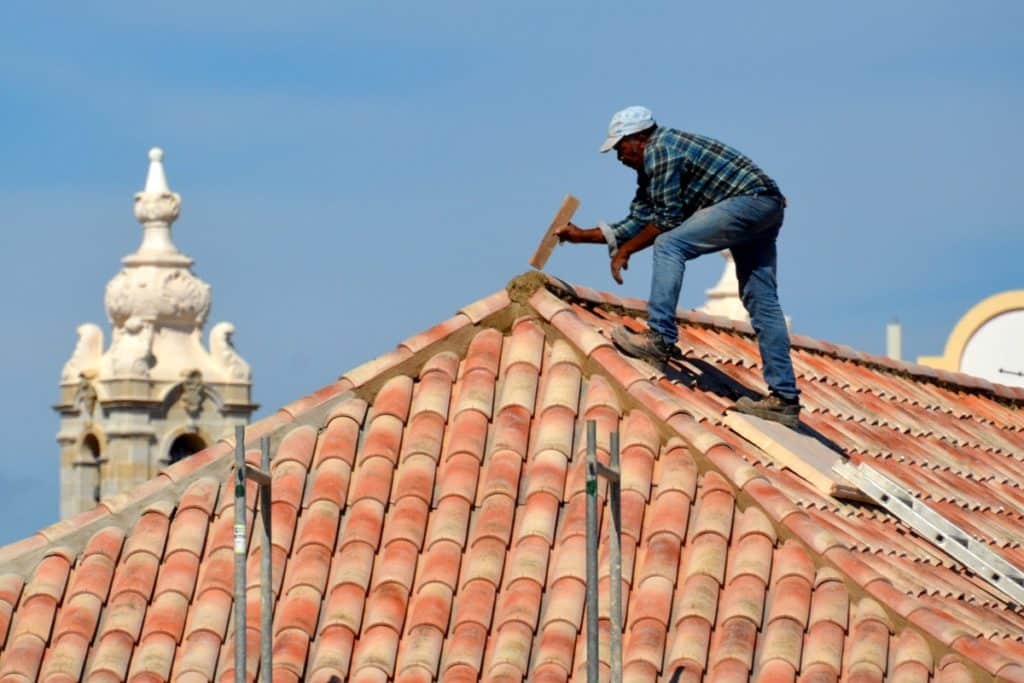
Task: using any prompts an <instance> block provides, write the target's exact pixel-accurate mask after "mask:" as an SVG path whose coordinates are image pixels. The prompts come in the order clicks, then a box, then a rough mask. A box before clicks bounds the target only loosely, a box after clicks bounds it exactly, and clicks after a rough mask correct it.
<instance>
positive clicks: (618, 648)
mask: <svg viewBox="0 0 1024 683" xmlns="http://www.w3.org/2000/svg"><path fill="white" fill-rule="evenodd" d="M611 451H612V452H611V469H612V471H613V472H614V473H615V475H616V476H615V477H614V478H612V479H611V480H610V483H611V487H610V490H609V493H608V501H609V503H610V504H611V513H612V516H611V523H610V524H609V525H608V551H609V553H608V555H609V557H608V563H609V565H610V573H611V577H610V578H611V632H612V660H611V664H612V681H613V682H614V683H618V682H619V681H621V680H622V547H621V539H622V517H621V512H622V507H621V505H622V477H621V471H622V470H621V469H620V468H619V432H618V431H614V432H612V442H611Z"/></svg>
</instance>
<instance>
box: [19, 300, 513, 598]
mask: <svg viewBox="0 0 1024 683" xmlns="http://www.w3.org/2000/svg"><path fill="white" fill-rule="evenodd" d="M510 303H512V300H511V299H510V298H509V295H508V292H507V290H505V289H501V290H498V291H497V292H494V293H493V294H490V295H488V296H486V297H483V298H482V299H478V300H476V301H474V302H472V303H470V304H468V305H466V306H463V307H462V308H460V309H459V310H458V311H457V312H456V313H455V315H453V316H451V317H450V318H448V319H447V320H445V321H443V322H441V323H439V324H437V325H434V326H432V327H430V328H428V329H426V330H423V331H421V332H418V333H416V334H414V335H412V336H410V337H408V338H407V339H405V340H404V341H402V342H399V344H398V345H397V346H396V347H395V350H393V351H390V352H388V353H385V354H382V355H380V356H378V357H376V358H374V359H372V360H369V361H367V362H365V363H363V364H361V365H358V366H356V367H355V368H353V369H352V370H349V371H348V372H345V373H343V374H342V375H341V376H340V377H339V378H338V380H337V381H335V382H332V383H331V384H327V385H325V386H323V387H321V388H320V389H317V390H316V391H314V392H312V393H310V394H307V395H305V396H303V397H301V398H299V399H296V400H294V401H292V402H291V403H288V404H286V405H284V406H282V407H281V408H279V409H278V410H277V411H275V412H273V413H271V414H270V415H267V416H266V417H263V418H261V419H259V420H257V421H256V422H253V423H252V424H250V425H248V426H246V429H245V438H246V443H247V444H252V443H253V442H256V441H257V440H258V439H260V438H261V437H264V436H269V437H270V438H271V440H272V443H274V444H275V445H276V444H277V443H280V441H281V439H282V438H283V436H284V435H285V432H290V431H291V429H290V427H294V426H299V425H302V424H310V423H316V422H317V420H322V419H323V418H325V417H327V416H328V414H329V412H330V411H331V410H332V409H333V408H334V407H335V406H336V405H337V404H338V403H341V402H343V401H345V400H348V399H350V398H364V399H365V394H376V392H377V391H378V390H379V389H380V387H381V386H382V385H383V384H384V383H385V382H386V381H387V379H389V378H390V377H391V376H393V375H394V374H396V373H399V372H402V371H403V370H405V369H406V368H407V367H409V366H410V365H423V364H424V363H426V362H427V361H429V359H430V358H431V357H433V356H434V355H435V354H436V352H437V350H438V349H437V347H438V345H439V344H443V343H444V341H445V340H446V339H448V338H449V337H451V336H452V335H454V334H456V333H458V332H459V331H461V330H463V329H464V328H467V327H473V326H476V325H480V324H481V323H483V324H484V325H485V326H489V325H488V323H491V324H494V323H495V321H494V320H493V317H494V316H495V315H497V314H499V313H501V312H502V311H504V310H505V309H507V308H508V307H509V304H510ZM488 319H492V320H488ZM234 448H235V440H234V436H233V435H232V436H229V437H225V438H222V439H218V440H217V441H216V442H215V443H213V444H211V445H210V446H208V447H207V448H204V449H203V450H201V451H199V452H197V453H195V454H193V455H191V456H189V457H188V458H185V459H183V460H181V461H179V462H176V463H174V464H173V465H170V466H168V467H166V468H164V469H163V470H162V471H160V472H159V473H158V474H157V475H156V476H155V477H153V478H152V479H150V480H148V481H146V482H143V483H142V484H139V485H138V486H136V487H134V488H132V489H130V490H128V491H125V492H124V493H121V494H118V495H116V496H111V497H109V498H106V499H104V500H102V501H100V502H99V503H98V504H97V505H96V506H95V507H94V508H92V509H91V510H86V511H85V512H81V513H79V514H77V515H75V516H74V517H69V518H68V519H63V520H59V521H57V522H55V523H53V524H51V525H49V526H47V527H45V528H43V529H40V530H39V531H36V532H35V533H34V534H32V535H31V536H28V537H26V538H23V539H21V540H18V541H14V542H12V543H9V544H7V545H4V546H0V575H3V574H16V575H18V576H21V577H22V578H23V579H26V580H27V579H28V577H29V576H30V574H31V572H32V569H33V567H35V565H36V564H37V563H38V561H39V560H41V559H42V558H44V557H46V556H48V555H50V554H53V553H54V552H56V549H58V548H65V549H69V551H70V552H74V553H75V555H78V554H79V553H81V552H82V551H83V550H84V548H85V546H86V544H87V543H88V541H89V539H90V538H91V537H92V536H93V534H95V533H96V532H97V531H99V530H100V529H103V528H104V527H107V526H115V527H117V528H120V529H124V530H126V531H127V530H129V529H130V528H131V527H132V526H133V525H134V524H135V523H136V522H137V521H138V519H139V517H141V516H142V515H143V514H144V513H145V511H146V510H147V509H149V508H150V507H152V506H153V505H156V504H159V503H161V502H169V501H173V500H175V499H178V498H180V497H181V495H182V494H183V493H184V492H185V491H186V490H187V488H188V487H189V486H190V485H191V484H192V483H193V482H194V481H197V480H199V479H201V478H203V477H210V476H212V477H218V476H221V477H222V476H224V475H225V474H226V472H227V471H228V469H229V468H230V467H231V465H232V460H231V458H230V457H229V456H230V454H231V453H232V452H233V451H234Z"/></svg>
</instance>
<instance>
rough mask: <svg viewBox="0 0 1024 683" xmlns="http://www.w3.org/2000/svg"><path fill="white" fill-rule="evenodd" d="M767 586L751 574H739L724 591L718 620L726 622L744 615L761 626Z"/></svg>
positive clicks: (757, 625)
mask: <svg viewBox="0 0 1024 683" xmlns="http://www.w3.org/2000/svg"><path fill="white" fill-rule="evenodd" d="M764 596H765V586H764V583H762V582H761V579H759V578H757V577H756V576H751V575H750V574H744V575H743V576H739V577H737V578H736V579H734V580H733V581H731V582H730V583H729V584H727V585H726V586H725V588H724V590H723V591H722V597H721V600H720V604H719V613H718V620H719V622H720V623H722V622H726V621H728V620H729V619H732V618H734V617H742V618H745V619H747V620H748V621H750V623H752V624H754V626H756V627H758V628H760V627H761V618H762V616H763V615H764Z"/></svg>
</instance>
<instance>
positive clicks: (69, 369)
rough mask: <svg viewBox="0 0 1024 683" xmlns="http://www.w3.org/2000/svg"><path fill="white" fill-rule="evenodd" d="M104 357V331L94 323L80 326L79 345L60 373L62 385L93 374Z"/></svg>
mask: <svg viewBox="0 0 1024 683" xmlns="http://www.w3.org/2000/svg"><path fill="white" fill-rule="evenodd" d="M102 355H103V330H101V329H100V328H99V326H98V325H95V324H93V323H85V324H82V325H79V326H78V343H77V344H76V345H75V350H74V351H72V352H71V358H69V359H68V362H67V363H65V364H64V369H63V370H62V371H61V373H60V383H61V384H72V383H74V382H75V381H76V380H77V379H78V378H79V377H80V376H81V375H82V373H86V372H92V371H95V370H96V366H97V365H99V362H100V356H102Z"/></svg>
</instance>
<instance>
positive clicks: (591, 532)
mask: <svg viewBox="0 0 1024 683" xmlns="http://www.w3.org/2000/svg"><path fill="white" fill-rule="evenodd" d="M586 465H587V470H586V472H587V483H586V487H587V501H586V502H587V520H586V521H587V525H586V530H587V681H588V683H597V682H598V681H599V680H600V655H599V652H598V640H599V628H598V615H599V609H600V607H599V604H598V590H597V557H598V548H599V546H600V540H601V539H600V529H599V524H598V520H597V480H598V477H604V478H605V479H607V480H608V503H609V507H610V508H611V510H610V512H611V515H610V519H609V524H608V567H609V574H610V576H609V579H610V584H611V590H610V596H609V601H610V603H611V604H610V605H609V607H610V609H609V622H610V623H609V627H610V628H609V630H610V632H611V680H612V683H620V682H621V681H622V544H621V539H622V517H621V501H622V499H621V495H622V490H621V486H620V484H621V477H620V468H619V433H618V432H617V431H615V432H612V433H611V453H610V462H609V465H610V467H605V466H604V465H602V464H601V463H599V462H598V461H597V423H596V422H595V421H594V420H588V421H587V463H586Z"/></svg>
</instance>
